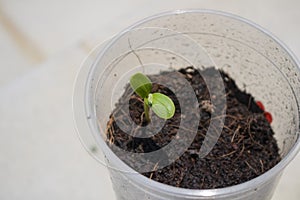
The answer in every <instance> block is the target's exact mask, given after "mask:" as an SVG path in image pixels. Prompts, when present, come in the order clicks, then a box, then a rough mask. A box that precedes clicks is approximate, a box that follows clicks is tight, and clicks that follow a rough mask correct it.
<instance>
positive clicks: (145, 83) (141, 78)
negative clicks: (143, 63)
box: [130, 73, 152, 98]
mask: <svg viewBox="0 0 300 200" xmlns="http://www.w3.org/2000/svg"><path fill="white" fill-rule="evenodd" d="M130 85H131V87H132V89H133V90H134V91H135V92H136V93H137V94H138V95H139V96H140V97H142V98H146V97H148V95H149V93H150V92H151V89H152V83H151V80H150V79H149V78H148V77H147V76H145V75H144V74H142V73H136V74H134V75H133V76H132V77H131V78H130Z"/></svg>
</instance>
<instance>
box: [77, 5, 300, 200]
mask: <svg viewBox="0 0 300 200" xmlns="http://www.w3.org/2000/svg"><path fill="white" fill-rule="evenodd" d="M141 61H142V63H143V64H141ZM190 65H194V66H197V67H198V68H201V69H203V68H208V67H212V66H215V67H216V68H218V69H222V70H224V71H225V72H227V73H228V74H229V75H230V76H231V77H232V78H233V79H234V80H235V81H236V83H237V85H238V87H239V88H240V89H242V90H246V91H247V92H248V93H250V94H252V95H253V96H254V97H255V100H259V101H261V102H263V104H264V106H265V108H266V110H267V111H268V112H270V113H271V114H272V116H273V122H272V128H273V130H274V132H275V137H276V139H277V143H278V146H279V148H280V155H281V157H282V161H281V162H280V163H278V164H277V165H276V166H275V167H273V168H272V169H271V170H269V171H268V172H266V173H264V174H263V175H261V176H259V177H257V178H255V179H252V180H251V181H248V182H245V183H242V184H239V185H236V186H231V187H227V188H221V189H210V190H189V189H183V188H175V187H172V186H168V185H164V184H161V183H158V182H155V181H152V180H150V179H148V178H146V177H144V176H142V175H140V174H138V173H135V171H134V170H133V169H131V168H130V167H128V166H127V165H126V164H124V163H123V162H122V161H121V160H120V159H119V158H117V156H116V155H115V154H114V153H113V152H112V151H111V150H110V149H109V147H108V146H107V145H106V143H105V138H106V135H105V130H106V125H107V122H108V120H109V115H110V114H111V112H112V111H113V109H114V105H115V103H116V102H117V101H118V99H119V98H120V96H121V94H122V93H123V92H124V86H125V85H126V84H127V83H128V80H129V78H130V76H131V75H132V74H134V73H135V72H137V71H143V72H144V73H146V74H154V73H159V72H160V71H162V70H170V68H172V69H179V68H182V67H186V66H190ZM299 77H300V72H299V63H297V60H296V59H295V57H294V56H293V55H292V53H291V52H290V51H289V50H288V49H287V48H286V47H285V46H284V45H283V44H282V43H281V42H280V41H278V40H277V39H276V38H274V36H272V35H270V34H269V33H267V32H266V31H265V30H263V29H262V28H261V27H259V26H257V25H255V24H253V23H251V22H249V21H247V20H245V19H242V18H239V17H237V16H233V15H230V14H226V13H221V12H216V11H207V10H188V11H175V12H169V13H163V14H159V15H156V16H153V17H150V18H147V19H145V20H143V21H141V22H139V23H137V24H135V25H133V26H132V27H129V28H128V29H127V30H125V31H124V32H122V33H120V34H119V35H117V36H116V37H114V38H113V39H112V40H110V41H109V42H108V44H107V45H106V46H105V47H104V48H102V49H101V50H100V53H99V55H98V57H97V59H96V61H95V63H94V64H93V65H92V67H91V68H90V72H89V75H88V77H87V82H86V86H85V102H84V104H85V105H84V106H85V109H86V110H85V114H86V115H87V116H88V118H87V119H88V123H89V126H90V130H89V132H91V134H93V136H94V138H95V140H96V143H97V145H99V146H100V147H101V149H102V151H103V153H104V156H105V158H106V163H107V166H108V167H109V170H110V175H111V180H112V182H113V186H114V190H115V192H116V196H117V198H118V199H119V200H121V199H130V200H140V199H152V200H158V199H224V200H225V199H228V200H229V199H230V200H234V199H236V200H237V199H243V200H245V199H246V200H247V199H249V200H250V199H251V200H252V199H271V197H272V194H273V192H274V189H275V187H276V185H277V182H278V180H279V178H280V175H281V173H282V170H283V169H284V168H285V167H286V165H287V164H288V163H289V162H290V161H291V160H292V159H293V158H294V157H295V155H296V154H297V152H298V150H299V139H298V138H299V105H298V102H299V100H300V84H299V83H300V81H299V80H300V79H299ZM82 107H83V106H82ZM101 136H102V137H101Z"/></svg>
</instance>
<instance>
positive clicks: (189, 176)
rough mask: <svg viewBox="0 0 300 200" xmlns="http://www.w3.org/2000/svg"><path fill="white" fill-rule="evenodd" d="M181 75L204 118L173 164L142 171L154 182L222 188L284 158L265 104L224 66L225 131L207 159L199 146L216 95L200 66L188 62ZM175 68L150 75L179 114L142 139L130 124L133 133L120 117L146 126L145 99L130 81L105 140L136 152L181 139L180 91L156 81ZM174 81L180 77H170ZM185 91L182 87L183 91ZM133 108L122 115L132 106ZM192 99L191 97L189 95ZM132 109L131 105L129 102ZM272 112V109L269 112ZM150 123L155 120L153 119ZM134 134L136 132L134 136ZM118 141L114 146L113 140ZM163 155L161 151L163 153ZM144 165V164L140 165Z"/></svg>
mask: <svg viewBox="0 0 300 200" xmlns="http://www.w3.org/2000/svg"><path fill="white" fill-rule="evenodd" d="M215 70H216V69H214V68H209V69H206V70H203V71H201V74H208V75H209V74H214V72H215ZM178 72H179V73H180V76H182V77H184V78H185V79H186V80H187V81H188V82H189V84H190V85H191V86H192V88H193V89H194V92H195V94H196V96H197V100H198V102H199V112H200V122H199V125H198V131H197V134H196V136H195V138H194V140H193V142H192V144H191V145H190V146H189V147H188V148H187V149H186V151H185V152H184V153H183V154H182V155H181V156H180V157H179V158H178V159H177V160H176V161H175V162H173V163H171V164H170V165H168V166H166V167H164V168H162V169H158V170H156V169H153V170H152V171H151V172H147V173H143V175H144V176H147V177H149V178H151V179H153V180H155V181H158V182H161V183H165V184H168V185H172V186H176V187H182V188H189V189H213V188H223V187H227V186H232V185H236V184H240V183H243V182H246V181H248V180H250V179H253V178H255V177H257V176H259V175H261V174H263V173H264V172H266V171H267V170H269V169H270V168H272V167H273V166H274V165H276V164H277V163H278V162H279V161H280V159H281V158H280V155H279V153H278V151H279V149H278V146H277V142H276V140H275V138H274V137H273V135H274V132H273V130H272V128H271V126H270V122H271V121H270V120H269V121H268V119H269V118H267V117H266V115H265V112H264V110H262V109H263V106H262V105H261V104H262V103H261V102H259V103H257V102H256V101H255V100H254V98H253V97H252V96H251V95H250V94H247V93H246V92H243V91H241V90H240V89H239V88H238V87H237V86H236V84H235V81H234V80H232V79H231V78H230V77H229V76H228V75H227V74H226V73H225V72H223V71H220V74H221V76H222V79H223V81H224V86H225V93H226V108H224V109H225V110H226V112H225V121H224V126H223V128H222V129H221V130H222V132H221V136H220V137H219V139H218V141H217V143H216V145H215V146H214V148H213V149H212V150H211V151H210V153H209V154H208V155H207V156H205V157H204V158H201V157H199V154H198V151H199V149H200V148H201V145H202V143H203V141H204V138H205V136H206V132H207V130H208V127H209V125H210V123H211V122H212V120H217V117H215V118H212V113H213V112H214V109H215V108H216V107H218V105H217V104H218V103H220V102H218V99H215V101H214V102H215V104H216V105H212V103H211V99H212V98H216V97H214V96H210V93H209V91H208V88H207V85H206V84H205V81H204V79H203V78H202V76H201V75H200V73H199V71H197V70H195V69H194V68H193V67H187V68H184V69H180V70H179V71H178ZM171 73H172V72H162V73H160V74H157V75H151V76H149V78H150V79H151V80H152V81H153V88H152V92H161V93H163V94H165V95H168V96H169V97H170V98H171V99H172V100H173V101H174V104H175V107H176V111H175V115H174V116H173V117H172V118H171V119H169V120H166V121H165V123H164V124H163V128H161V129H160V130H158V133H157V134H155V135H154V136H151V137H149V138H140V137H138V134H136V133H137V132H138V131H137V130H136V129H128V131H130V132H131V134H128V133H125V132H127V131H125V132H124V130H122V129H121V128H119V126H118V124H117V123H116V118H118V120H121V122H122V123H124V124H126V122H128V117H130V118H131V120H133V121H134V122H135V124H137V125H140V126H143V127H145V126H147V122H146V121H145V119H144V117H143V116H144V114H143V102H142V100H141V99H140V98H139V97H138V96H137V95H136V94H135V93H133V91H132V90H131V88H130V87H129V85H128V86H126V89H125V92H124V94H123V96H122V98H120V100H119V102H118V103H117V104H116V108H115V110H114V111H113V113H112V115H111V116H110V120H109V122H108V123H107V143H108V145H110V146H111V148H112V150H113V151H114V148H113V146H114V145H115V146H117V147H119V148H121V149H123V150H124V151H127V152H134V153H147V152H152V151H156V150H158V149H160V148H162V147H164V146H166V145H168V144H169V143H170V142H171V141H172V140H176V139H177V140H180V139H181V138H180V137H176V135H177V131H178V127H179V125H180V121H181V109H180V105H179V102H178V99H177V98H176V96H175V95H174V94H173V93H172V92H171V90H169V89H168V88H166V87H164V86H162V85H158V84H156V83H155V82H157V83H159V82H161V81H163V79H165V78H166V77H169V76H170V74H171ZM215 78H216V77H215V76H213V75H212V76H209V79H210V80H209V81H212V82H213V81H214V79H215ZM172 81H174V83H172V84H173V85H175V86H176V84H177V82H176V81H177V79H176V78H174V79H172ZM183 92H184V91H183ZM128 101H129V113H130V115H126V114H124V112H126V109H123V107H124V105H128ZM186 103H189V102H188V99H187V100H186ZM189 109H190V111H189V113H190V114H189V116H186V117H191V118H193V113H194V112H195V111H196V110H197V109H195V108H194V107H193V106H190V108H189ZM127 111H128V106H127ZM268 114H270V113H268ZM151 123H156V121H155V119H153V121H152V122H151ZM133 135H134V136H133ZM112 144H114V145H112ZM115 153H116V154H117V155H118V156H119V157H120V158H121V159H122V160H123V161H124V162H125V163H127V164H129V165H131V167H133V168H134V167H135V166H132V165H133V164H131V163H134V161H132V162H129V160H130V159H132V158H129V157H126V156H124V155H123V154H122V153H120V152H117V151H115ZM162 157H163V155H162ZM139 167H141V166H139Z"/></svg>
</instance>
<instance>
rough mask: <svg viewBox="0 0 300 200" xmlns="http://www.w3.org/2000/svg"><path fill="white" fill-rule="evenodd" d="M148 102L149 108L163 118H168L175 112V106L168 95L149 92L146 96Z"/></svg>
mask: <svg viewBox="0 0 300 200" xmlns="http://www.w3.org/2000/svg"><path fill="white" fill-rule="evenodd" d="M148 101H149V104H150V105H152V106H151V108H152V110H153V112H154V113H155V114H156V115H157V116H159V117H161V118H163V119H170V118H171V117H173V115H174V113H175V106H174V103H173V101H172V99H170V98H169V97H168V96H166V95H164V94H161V93H153V94H149V97H148Z"/></svg>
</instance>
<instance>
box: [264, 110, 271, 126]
mask: <svg viewBox="0 0 300 200" xmlns="http://www.w3.org/2000/svg"><path fill="white" fill-rule="evenodd" d="M264 115H265V118H266V119H267V121H268V122H269V123H270V124H271V123H272V121H273V118H272V115H271V113H269V112H264Z"/></svg>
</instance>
